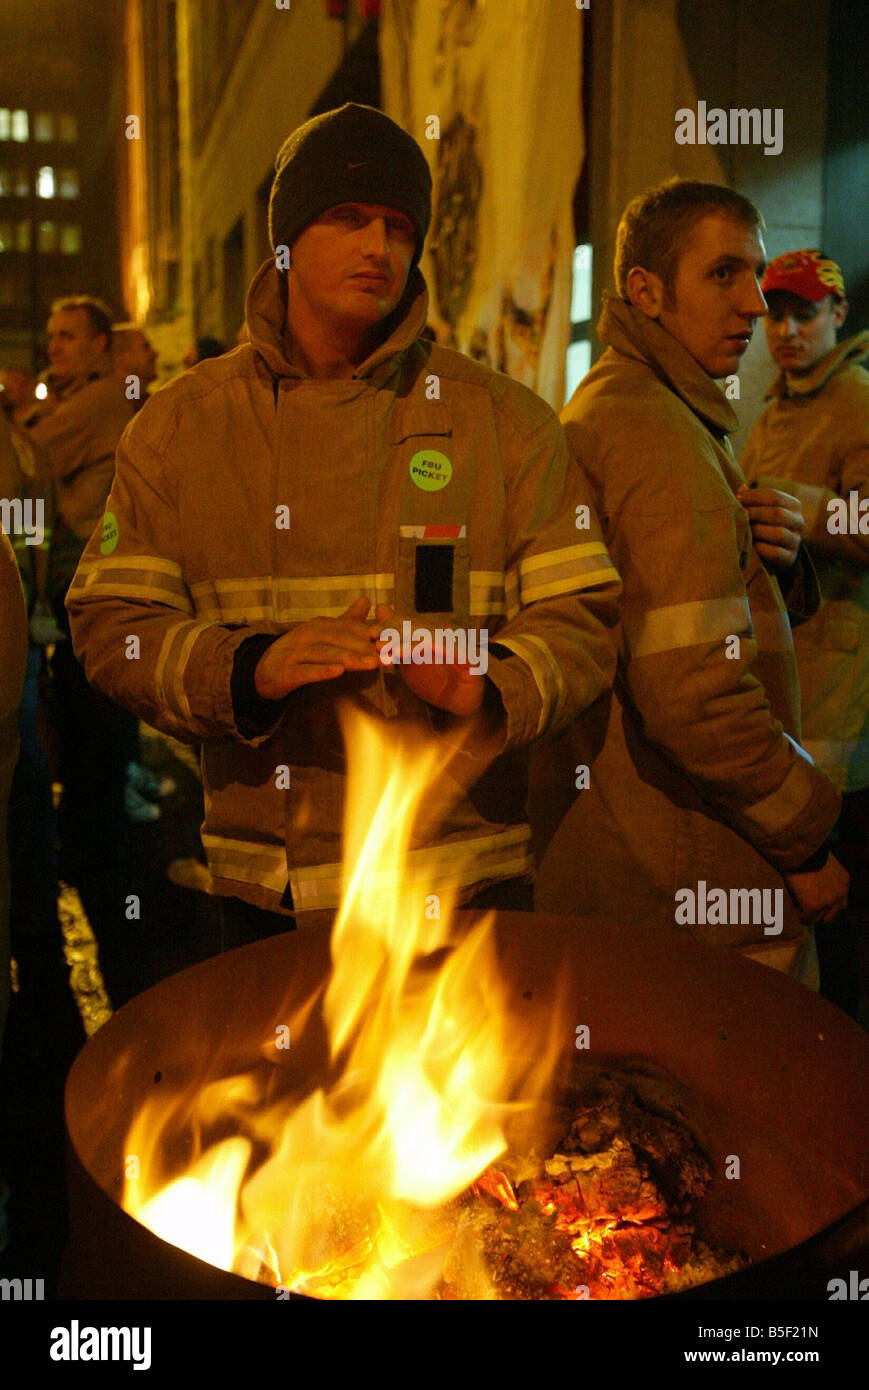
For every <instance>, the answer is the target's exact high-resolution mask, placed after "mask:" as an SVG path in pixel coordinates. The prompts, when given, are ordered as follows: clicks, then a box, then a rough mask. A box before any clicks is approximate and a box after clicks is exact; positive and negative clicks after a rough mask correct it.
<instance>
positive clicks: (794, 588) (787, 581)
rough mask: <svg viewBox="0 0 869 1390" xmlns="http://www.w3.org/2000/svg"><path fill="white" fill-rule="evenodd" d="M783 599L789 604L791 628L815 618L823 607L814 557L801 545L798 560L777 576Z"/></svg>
mask: <svg viewBox="0 0 869 1390" xmlns="http://www.w3.org/2000/svg"><path fill="white" fill-rule="evenodd" d="M776 578H777V579H778V584H779V589H780V590H781V595H782V598H783V599H784V601H785V603H786V604H787V610H788V616H789V618H790V620H791V627H799V625H800V623H804V622H806V621H807V620H808V619H809V618H813V617H814V616H815V614H816V613H817V611H818V609H819V608H820V606H821V588H820V585H819V584H818V576H817V574H816V572H815V566H814V565H813V564H812V557H811V555H810V554H809V552H808V551H807V550H806V547H805V546H804V545H801V546H800V548H799V550H798V552H797V558H796V560H795V561H794V563H793V564H792V565H791V567H790V569H789V570H786V571H785V573H784V574H777V575H776Z"/></svg>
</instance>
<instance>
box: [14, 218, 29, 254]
mask: <svg viewBox="0 0 869 1390" xmlns="http://www.w3.org/2000/svg"><path fill="white" fill-rule="evenodd" d="M15 249H16V251H29V250H30V223H29V222H18V223H17V224H16V227H15Z"/></svg>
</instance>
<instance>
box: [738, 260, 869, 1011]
mask: <svg viewBox="0 0 869 1390" xmlns="http://www.w3.org/2000/svg"><path fill="white" fill-rule="evenodd" d="M763 293H764V296H765V298H766V300H767V304H768V310H767V315H766V318H765V319H764V327H765V329H766V340H767V346H768V347H769V351H770V356H771V357H772V359H773V361H774V362H775V364H776V366H777V367H778V368H779V375H778V376H777V377H776V380H775V381H774V382H773V384H772V387H771V388H770V390H769V392H768V394H767V400H768V402H769V403H768V405H767V406H766V408H765V409H764V411H763V412H762V414H761V415H760V417H759V418H758V420H757V421H756V422H755V424H754V426H753V427H752V430H751V433H750V434H749V436H748V439H747V440H746V443H745V448H744V449H743V452H742V457H741V458H740V463H741V465H742V469H743V472H744V473H745V477H746V480H747V481H748V483H749V484H750V485H751V486H752V487H755V486H756V487H760V488H770V487H772V488H784V489H786V490H787V491H788V492H791V493H793V494H794V495H795V496H797V497H798V498H799V499H800V502H801V503H802V506H803V511H804V513H805V520H806V529H805V532H804V534H803V542H804V544H805V546H806V548H807V550H808V551H809V554H810V555H811V557H812V560H813V562H814V565H815V569H816V571H817V574H818V580H819V583H820V587H821V595H822V603H821V606H820V609H819V611H818V612H817V613H816V614H815V615H814V616H813V617H811V618H810V619H809V620H808V621H807V622H805V623H803V624H801V625H800V627H798V628H797V629H796V631H795V632H794V648H795V650H796V656H797V665H798V667H799V674H800V686H801V690H802V721H803V745H804V747H805V748H806V750H807V751H808V752H809V753H810V754H811V755H812V757H813V758H814V759H815V762H816V763H817V764H818V766H819V767H821V768H823V770H824V771H825V772H826V773H827V775H828V776H829V777H830V778H831V779H832V781H833V782H834V783H835V785H836V786H837V787H838V789H839V791H841V792H842V814H841V816H840V818H839V822H838V825H837V827H836V831H835V836H834V843H835V845H836V852H837V854H838V855H839V856H840V858H841V859H842V861H843V863H844V864H845V865H846V866H847V868H848V870H849V872H850V874H851V901H850V905H849V911H848V912H847V913H846V914H844V915H843V916H842V917H840V918H838V919H837V920H836V921H835V922H832V923H830V924H829V925H827V926H823V927H821V928H820V929H819V930H818V932H817V941H818V954H819V957H820V964H821V989H822V991H823V992H824V993H825V994H827V995H828V997H829V998H831V999H832V1000H833V1001H834V1002H835V1003H837V1004H838V1005H839V1006H840V1007H841V1008H843V1009H846V1010H847V1011H848V1012H850V1013H854V1012H856V1010H857V1007H858V1003H859V993H860V991H859V977H860V971H859V966H858V962H859V960H860V956H861V950H860V942H861V936H865V925H866V921H867V917H869V373H867V371H866V370H865V367H864V366H863V364H864V363H865V361H866V359H867V358H869V332H867V331H864V332H862V333H857V334H855V335H854V336H853V337H851V338H848V339H847V340H845V341H843V342H840V343H837V342H836V335H837V332H838V330H839V329H840V328H841V327H842V325H843V324H844V322H845V319H846V317H847V313H848V301H847V299H846V297H845V282H844V279H843V277H842V272H841V270H840V269H839V267H838V265H836V263H835V261H831V260H830V259H829V257H827V256H824V255H823V254H822V253H821V252H820V251H816V250H812V249H803V250H799V251H788V252H786V253H785V254H784V255H782V256H777V257H776V259H775V260H774V261H773V262H772V263H771V264H770V265H769V266H768V267H767V270H766V273H765V274H764V277H763ZM862 954H863V955H864V956H865V949H864V951H863V952H862ZM864 969H865V966H864Z"/></svg>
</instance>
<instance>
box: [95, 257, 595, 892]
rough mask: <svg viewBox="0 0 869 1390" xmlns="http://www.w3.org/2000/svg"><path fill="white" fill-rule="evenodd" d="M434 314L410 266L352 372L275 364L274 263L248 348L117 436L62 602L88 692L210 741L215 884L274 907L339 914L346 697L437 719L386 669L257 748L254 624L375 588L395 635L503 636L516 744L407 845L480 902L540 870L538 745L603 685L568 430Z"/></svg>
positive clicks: (260, 627) (400, 714)
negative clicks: (104, 500) (251, 659)
mask: <svg viewBox="0 0 869 1390" xmlns="http://www.w3.org/2000/svg"><path fill="white" fill-rule="evenodd" d="M426 307H427V291H426V289H425V283H424V281H423V279H422V275H421V274H420V273H419V271H418V270H415V271H414V272H412V280H411V282H409V285H408V291H407V292H406V295H405V301H404V304H403V307H402V309H401V310H399V311H396V318H397V319H398V322H397V324H396V326H395V327H394V329H393V331H392V332H391V334H390V336H389V337H388V339H387V340H386V341H385V342H384V343H383V344H382V345H381V347H380V348H379V349H378V350H377V351H376V352H374V353H373V354H372V355H371V356H370V357H369V358H368V360H367V361H366V362H365V363H363V364H362V365H361V366H360V367H359V368H358V370H357V371H356V373H355V374H354V375H353V377H352V378H349V379H340V380H321V379H311V378H308V377H306V376H305V375H304V374H303V373H302V372H301V371H300V370H298V369H297V368H295V367H294V366H292V365H291V364H290V362H289V361H288V360H287V356H286V355H285V344H284V336H283V333H284V307H283V301H282V298H281V290H280V283H279V272H278V271H277V270H276V268H275V266H274V264H273V263H272V262H271V261H269V262H267V263H266V264H265V265H264V266H263V267H262V268H261V269H260V271H259V272H258V273H257V276H256V277H255V279H254V281H253V283H252V285H251V288H250V291H249V294H248V303H247V322H248V326H249V329H250V336H251V342H250V344H246V345H244V346H243V347H240V348H238V349H236V350H235V351H234V352H231V353H229V354H227V355H226V356H224V357H220V358H214V359H211V360H209V361H206V362H202V363H200V364H199V365H198V366H196V367H195V368H194V369H193V370H192V371H190V372H187V373H185V374H184V376H182V377H181V378H179V379H178V380H177V381H175V382H173V383H171V384H170V385H169V386H167V387H165V388H164V389H163V390H161V391H159V392H158V393H157V394H156V395H154V396H153V397H152V398H151V399H150V400H149V401H147V402H146V404H145V405H144V407H143V409H142V410H141V411H140V412H139V414H138V415H137V416H136V418H135V420H134V421H133V423H132V424H131V425H130V427H129V428H128V430H127V431H126V433H125V435H124V438H123V440H122V441H121V444H120V447H119V449H118V456H117V473H116V477H115V483H114V486H113V488H112V493H111V496H110V498H109V501H108V504H107V511H106V518H105V523H104V527H103V532H102V535H100V534H95V535H94V537H93V538H92V539H91V542H90V544H89V546H88V548H87V550H86V552H85V554H84V556H83V558H82V562H81V564H80V566H79V569H78V572H77V574H76V577H75V582H74V584H73V586H72V589H71V591H70V595H69V599H68V608H69V613H70V619H71V624H72V631H73V638H74V642H75V647H76V651H77V653H78V654H79V655H80V656H81V657H82V659H83V661H84V663H85V665H86V668H87V673H88V677H89V679H90V680H92V681H93V682H94V683H95V684H96V685H97V686H99V687H100V688H101V689H102V690H104V691H105V692H106V693H107V694H109V695H111V696H112V697H113V698H115V699H117V700H119V701H120V702H121V703H123V704H126V705H127V706H129V707H130V708H131V709H133V710H134V711H135V712H136V713H137V714H138V715H140V716H141V717H142V718H143V719H145V720H147V721H148V722H149V723H151V724H153V725H155V726H156V727H157V728H159V729H163V730H165V731H166V732H167V733H170V734H173V735H174V736H175V737H177V738H179V739H182V740H187V741H202V743H203V753H202V760H203V783H204V789H205V823H204V826H203V842H204V845H205V848H206V851H207V855H208V861H209V866H210V868H211V871H212V873H213V875H214V878H215V881H216V888H217V891H218V892H222V893H231V894H236V895H238V896H239V897H242V898H245V899H246V900H248V901H250V902H253V903H255V904H257V905H259V906H261V907H268V908H272V909H276V908H279V906H280V904H281V899H282V897H283V895H284V892H285V889H286V887H287V884H288V883H289V886H290V889H291V892H292V901H293V904H294V905H295V907H296V908H297V909H298V910H299V911H301V912H306V911H308V910H310V911H312V912H313V911H314V910H319V909H323V908H329V907H334V906H335V905H336V904H337V902H338V891H339V878H340V873H339V868H338V866H339V864H340V860H341V844H340V829H341V824H342V814H343V794H344V785H345V772H344V765H343V749H342V737H341V732H340V728H339V725H338V721H337V718H336V703H337V699H338V697H339V696H344V697H347V698H349V699H351V700H353V701H354V702H355V703H356V704H357V705H359V706H360V707H361V708H362V709H367V710H368V711H369V712H370V713H372V714H373V715H375V716H380V717H384V718H386V719H397V718H401V719H407V720H409V721H413V722H416V723H418V724H421V725H423V726H424V727H428V728H432V729H435V728H437V727H440V725H439V722H438V721H439V714H438V713H436V712H433V711H432V710H431V709H430V708H429V706H427V705H426V704H424V703H423V702H422V701H420V700H419V699H417V698H416V697H415V696H413V695H412V694H411V693H410V692H409V690H408V689H407V687H406V686H405V685H404V683H403V681H402V680H401V677H400V675H399V674H398V673H397V672H396V671H395V670H392V671H385V670H384V669H382V668H381V669H380V670H378V671H376V672H354V673H349V674H347V675H345V676H343V677H340V678H339V679H338V680H335V681H332V682H329V683H328V685H326V684H322V685H316V686H313V685H311V686H307V687H302V688H301V689H300V690H297V691H295V692H294V693H293V695H292V696H291V697H290V700H289V701H288V704H287V706H286V713H285V714H284V715H283V717H281V718H280V720H279V722H278V723H277V725H276V726H275V727H273V728H272V729H271V730H270V731H268V732H266V733H263V734H259V735H257V736H256V737H252V738H250V739H246V738H245V737H244V736H243V735H242V733H241V732H240V730H239V729H238V727H237V725H236V721H235V717H234V713H233V706H232V699H231V693H230V679H231V674H232V667H233V658H234V653H235V650H236V648H237V647H238V646H239V644H240V643H241V642H242V641H244V640H245V639H246V638H247V637H248V636H249V635H251V634H252V633H255V632H262V633H277V632H281V631H284V630H286V629H288V628H290V627H292V625H293V624H295V623H300V622H304V621H306V620H307V619H310V618H314V617H316V616H318V615H323V616H337V615H339V614H341V613H343V612H344V611H345V610H346V609H347V607H348V606H349V605H350V603H352V602H353V600H354V599H355V598H357V597H358V596H359V595H360V594H366V595H367V596H368V597H369V599H370V601H371V603H372V604H376V603H386V604H389V605H390V606H392V607H393V608H394V609H395V612H396V622H397V624H398V625H399V629H400V625H401V623H402V622H403V621H405V620H410V621H412V623H413V625H414V627H415V628H418V627H423V628H426V629H427V630H429V631H434V630H436V629H439V628H440V629H453V630H462V629H473V630H475V631H477V632H479V631H484V632H487V633H488V635H489V639H490V640H491V641H493V642H494V641H497V643H498V644H499V654H500V655H499V656H498V657H496V656H495V655H494V654H493V653H490V654H489V664H488V675H489V677H490V678H491V679H492V681H493V682H494V683H495V685H496V686H497V687H498V690H499V692H500V695H501V699H502V701H503V705H504V708H505V710H506V715H507V722H506V741H505V744H504V752H503V753H502V754H501V756H500V757H499V758H498V759H497V761H496V763H495V764H494V766H493V767H492V768H491V769H490V770H489V772H488V773H487V774H486V775H485V776H484V777H483V778H481V779H480V781H479V782H477V783H476V784H475V786H474V788H473V791H472V792H471V793H470V794H468V795H465V796H464V797H462V799H460V801H459V803H458V805H457V806H456V807H455V809H454V810H453V811H452V812H451V814H450V817H449V819H448V821H447V823H446V824H445V826H444V827H443V830H442V832H441V833H440V834H439V835H438V837H437V839H436V840H435V841H433V842H432V843H427V844H423V845H419V846H417V847H415V849H416V850H418V853H419V855H420V856H421V857H422V858H424V857H425V856H426V855H429V856H434V859H435V860H436V862H437V864H438V866H439V869H438V871H439V872H440V873H442V874H443V876H444V878H445V879H449V878H452V879H453V881H454V882H459V886H460V887H461V888H462V889H463V890H466V891H465V896H469V895H470V893H471V892H472V891H473V889H474V888H475V887H476V886H479V885H480V884H483V883H487V882H494V881H497V880H499V879H503V878H510V877H515V876H528V875H529V874H530V871H531V866H532V859H531V855H530V850H529V834H530V832H529V829H528V825H527V820H526V815H525V794H526V766H525V760H526V756H527V755H526V751H525V748H524V745H526V744H527V743H528V742H529V741H530V740H531V739H533V738H534V737H535V736H536V735H537V734H538V733H540V732H542V731H543V730H545V729H548V728H558V727H561V726H563V725H564V724H566V723H568V722H569V721H570V720H571V719H573V718H574V717H575V716H576V715H577V714H578V713H580V711H581V710H583V709H585V708H586V707H587V706H588V705H590V704H591V703H592V702H593V701H594V700H595V699H597V698H598V697H599V696H600V695H601V694H602V693H603V692H604V691H605V690H606V689H607V688H608V687H609V685H610V683H611V680H612V676H613V671H614V666H615V655H614V651H613V648H612V642H611V640H610V631H611V629H612V628H613V626H614V625H615V623H616V622H617V619H618V607H617V599H618V593H619V589H620V585H619V581H618V577H617V575H616V572H615V570H614V568H613V566H612V563H611V562H610V559H609V557H608V555H607V552H606V548H605V546H604V544H603V540H602V537H601V533H600V528H599V526H598V524H597V521H596V519H595V518H594V516H593V515H590V512H589V503H590V498H589V496H588V490H587V487H586V485H585V483H584V481H583V479H582V477H581V475H580V474H578V473H577V472H576V471H575V470H572V469H570V468H569V461H568V455H567V447H566V442H565V440H564V435H563V432H562V429H561V426H560V424H559V422H558V419H557V417H556V416H555V414H554V413H553V411H552V410H550V408H549V407H548V406H547V405H546V404H545V403H544V402H542V401H541V400H539V399H538V398H537V397H536V396H535V395H533V393H532V392H530V391H529V390H527V388H525V387H523V386H521V385H519V384H518V383H516V382H513V381H511V380H510V379H509V378H507V377H505V376H501V375H499V374H498V373H495V372H492V371H490V370H489V369H488V368H486V367H483V366H481V365H480V364H478V363H476V362H473V361H471V360H470V359H468V358H466V357H463V356H461V355H460V354H458V353H455V352H451V351H448V350H447V349H444V348H440V347H437V346H436V345H433V344H431V343H429V342H428V341H427V340H425V339H420V337H419V334H420V332H421V331H422V329H423V327H424V325H425V322H426ZM128 635H134V636H136V637H137V638H138V639H139V640H138V651H139V654H138V656H137V658H136V659H135V660H128V659H127V657H126V655H125V641H126V638H127V636H128ZM280 767H286V768H287V769H289V783H290V785H289V787H288V788H287V787H286V786H285V783H286V781H287V777H286V774H285V775H284V777H283V778H281V777H279V776H277V775H276V772H277V769H279V768H280ZM460 775H461V774H459V773H457V776H460ZM468 780H469V778H468ZM279 784H280V785H279ZM462 785H465V782H464V781H463V782H462ZM469 849H470V850H471V851H472V852H473V856H474V863H473V865H472V867H471V869H470V870H468V868H467V865H466V862H465V861H466V860H467V854H468V850H469ZM469 875H470V877H469ZM463 876H464V877H463ZM471 877H472V878H473V882H472V881H471ZM284 907H286V900H285V901H284Z"/></svg>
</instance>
